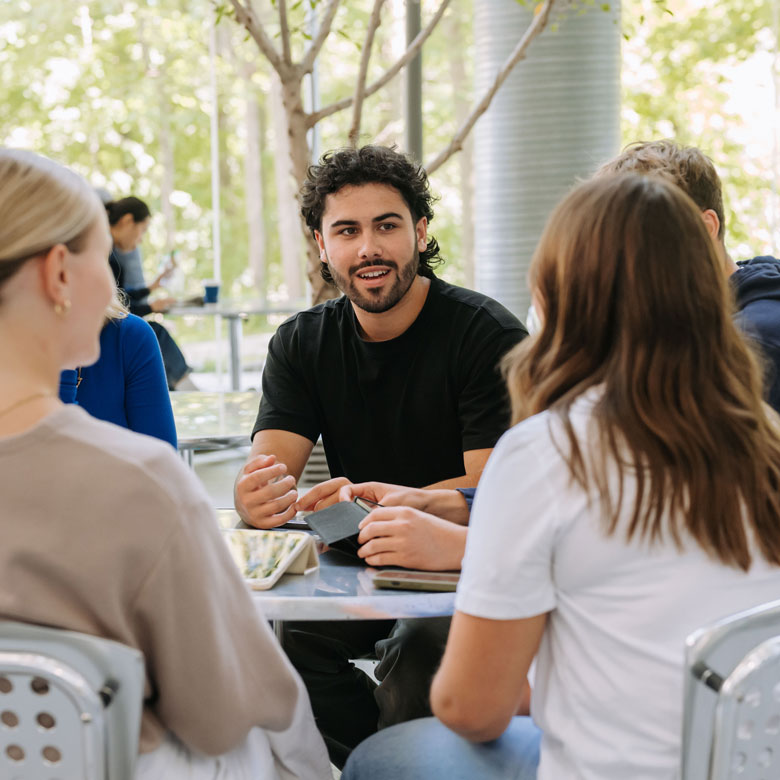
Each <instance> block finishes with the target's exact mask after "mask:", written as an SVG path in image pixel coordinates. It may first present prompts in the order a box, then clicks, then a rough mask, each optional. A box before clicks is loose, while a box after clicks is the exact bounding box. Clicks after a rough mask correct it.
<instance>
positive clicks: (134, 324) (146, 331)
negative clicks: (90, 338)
mask: <svg viewBox="0 0 780 780" xmlns="http://www.w3.org/2000/svg"><path fill="white" fill-rule="evenodd" d="M103 333H104V334H107V335H110V336H111V337H112V338H115V339H117V340H120V341H125V340H131V339H132V340H134V341H137V340H149V339H150V338H151V339H152V340H153V341H156V340H157V337H156V336H155V335H154V331H153V330H152V326H151V325H149V323H148V322H147V321H146V320H144V319H142V318H141V317H137V316H136V315H135V314H127V316H125V317H116V318H114V319H110V320H109V321H108V322H107V323H106V324H105V325H104V326H103Z"/></svg>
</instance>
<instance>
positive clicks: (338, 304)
mask: <svg viewBox="0 0 780 780" xmlns="http://www.w3.org/2000/svg"><path fill="white" fill-rule="evenodd" d="M526 335H527V332H526V330H525V328H524V327H523V326H522V324H521V323H520V321H519V320H518V319H517V318H516V317H515V316H514V315H513V314H512V313H511V312H509V311H508V310H507V309H505V308H504V307H503V306H501V304H499V303H497V302H496V301H494V300H492V299H491V298H488V297H487V296H485V295H482V294H480V293H477V292H473V291H472V290H465V289H463V288H460V287H454V286H452V285H450V284H447V283H446V282H443V281H441V280H439V279H432V280H431V284H430V287H429V290H428V296H427V298H426V301H425V305H424V306H423V308H422V310H421V311H420V314H419V315H418V317H417V319H416V320H415V321H414V322H413V323H412V325H411V326H410V327H409V328H408V329H407V330H406V331H405V332H404V333H402V334H401V335H400V336H399V337H398V338H395V339H391V340H390V341H382V342H369V341H364V340H363V339H362V338H361V337H360V335H359V330H358V325H357V319H356V317H355V313H354V311H353V309H352V305H351V304H350V302H349V300H348V299H347V298H346V297H341V298H339V299H338V300H335V301H327V302H326V303H323V304H320V305H318V306H315V307H314V308H312V309H309V310H307V311H304V312H300V313H298V314H296V315H294V316H293V317H291V318H290V319H289V320H287V321H286V322H285V323H283V324H282V325H281V327H280V328H279V330H278V331H277V332H276V333H275V334H274V336H273V338H272V339H271V342H270V344H269V347H268V358H267V361H266V364H265V370H264V372H263V398H262V400H261V402H260V410H259V412H258V415H257V422H256V423H255V427H254V430H253V431H252V435H253V436H254V434H255V433H257V431H261V430H266V429H281V430H285V431H291V432H293V433H297V434H299V435H301V436H305V437H306V438H308V439H311V441H312V442H316V441H317V438H318V437H319V436H320V435H322V441H323V445H324V447H325V454H326V456H327V459H328V466H329V468H330V473H331V475H332V476H334V477H336V476H346V477H348V478H349V479H350V480H352V481H353V482H364V481H367V480H380V481H382V482H393V483H397V484H401V485H409V486H412V487H423V486H425V485H430V484H432V483H434V482H439V481H440V480H443V479H450V478H452V477H459V476H462V475H463V474H464V473H465V469H464V465H463V452H465V451H467V450H475V449H482V448H486V447H493V446H494V445H495V443H496V441H498V438H499V437H500V436H501V434H502V433H503V432H504V431H505V430H506V428H507V425H508V422H509V407H508V401H507V396H506V391H505V388H504V384H503V381H502V379H501V375H500V372H499V370H498V363H499V360H500V359H501V357H503V355H504V354H505V353H506V352H507V351H508V350H509V349H511V348H512V347H513V346H514V345H515V344H516V343H517V342H519V341H520V340H521V339H522V338H524V337H525V336H526Z"/></svg>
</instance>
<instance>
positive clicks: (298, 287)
mask: <svg viewBox="0 0 780 780" xmlns="http://www.w3.org/2000/svg"><path fill="white" fill-rule="evenodd" d="M271 101H272V105H273V109H272V114H273V129H274V142H275V146H276V164H275V165H274V176H275V178H276V192H277V199H278V200H277V209H278V222H279V249H280V251H281V255H282V270H283V272H284V281H285V285H286V286H287V294H288V295H289V296H290V298H292V299H296V298H302V297H303V285H302V283H301V282H302V279H301V222H300V218H299V216H298V212H299V208H298V201H297V199H296V197H295V192H296V190H295V187H294V184H293V179H292V176H291V171H290V167H289V165H288V164H285V161H291V160H292V159H293V156H292V155H293V152H292V149H291V144H290V138H291V135H290V133H289V131H288V127H289V122H288V120H287V115H286V112H285V110H284V106H283V104H282V88H281V85H280V83H279V79H278V78H277V77H276V75H275V74H274V75H272V77H271ZM304 141H305V136H304ZM304 175H305V173H304Z"/></svg>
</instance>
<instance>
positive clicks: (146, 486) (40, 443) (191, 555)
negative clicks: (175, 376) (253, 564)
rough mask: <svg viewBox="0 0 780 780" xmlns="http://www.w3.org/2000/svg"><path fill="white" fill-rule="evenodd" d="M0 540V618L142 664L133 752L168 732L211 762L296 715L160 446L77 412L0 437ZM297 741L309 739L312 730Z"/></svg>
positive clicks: (291, 687)
mask: <svg viewBox="0 0 780 780" xmlns="http://www.w3.org/2000/svg"><path fill="white" fill-rule="evenodd" d="M0 533H1V536H0V539H2V543H0V618H8V619H13V620H22V621H27V622H31V623H38V624H44V625H49V626H58V627H62V628H68V629H72V630H76V631H82V632H85V633H89V634H96V635H100V636H104V637H109V638H110V639H115V640H117V641H119V642H122V643H124V644H126V645H130V646H131V647H136V648H138V649H139V650H141V651H142V652H143V654H144V657H145V659H146V688H145V694H144V698H145V702H144V713H143V722H142V728H141V744H140V751H141V752H142V753H143V752H149V751H151V750H153V749H154V748H155V747H157V746H158V745H159V744H160V742H161V740H162V738H163V736H164V734H165V731H166V729H169V730H170V731H172V732H173V733H174V734H176V735H177V736H178V738H179V739H180V740H182V741H183V742H184V743H185V744H186V745H187V746H189V747H190V748H193V749H195V750H198V751H200V752H203V753H207V754H211V755H215V754H219V753H223V752H226V751H227V750H229V749H231V748H233V747H235V746H236V745H238V744H239V743H240V742H241V741H242V740H243V738H244V737H245V735H246V734H247V732H248V731H249V729H250V728H252V727H253V726H259V727H261V728H266V729H271V730H279V729H286V728H287V727H288V726H289V725H290V724H291V722H292V721H293V716H294V714H295V712H296V709H299V708H300V707H301V706H303V705H304V704H305V706H306V707H307V708H308V702H306V701H302V700H301V697H303V698H304V699H305V694H304V693H302V692H301V691H302V688H301V686H300V685H298V683H297V677H296V673H295V671H294V670H293V668H292V666H291V665H290V664H289V662H288V661H287V659H286V657H285V656H284V654H283V653H282V651H281V650H280V648H279V646H278V644H277V642H276V640H275V638H274V636H273V634H272V632H271V631H270V629H269V627H268V625H267V623H266V622H265V621H263V620H261V619H260V617H259V616H258V614H257V611H256V608H255V607H254V606H253V604H252V602H251V600H250V598H249V594H248V592H247V589H246V587H245V585H244V583H243V581H242V580H241V578H240V576H239V574H238V571H237V570H236V568H235V566H234V564H233V562H232V561H231V559H230V557H229V554H228V551H227V547H226V545H225V544H224V542H223V541H222V539H221V538H220V536H219V532H218V530H217V526H216V522H215V520H214V513H213V511H212V510H211V508H210V507H209V504H208V500H207V497H206V494H205V493H204V491H203V488H202V487H201V485H200V484H199V482H198V481H197V479H196V478H195V477H194V475H193V474H192V473H191V472H190V470H189V469H187V468H186V467H185V466H184V464H183V463H182V462H181V461H180V460H179V458H177V457H176V455H175V453H174V452H173V451H172V450H171V447H170V445H169V444H166V443H163V442H160V441H157V440H156V439H152V438H151V437H148V436H141V435H139V434H135V433H131V432H130V431H127V430H124V429H122V428H118V427H116V426H114V425H110V424H108V423H104V422H101V421H98V420H95V419H93V418H91V417H90V416H89V415H87V414H86V413H85V412H84V411H83V410H81V409H79V408H78V407H76V406H67V407H64V408H62V409H60V410H58V411H56V412H54V413H53V414H51V415H50V416H49V417H47V418H46V419H45V420H43V421H42V422H41V423H39V424H38V425H37V426H35V427H34V428H33V429H31V430H30V431H27V432H25V433H23V434H21V435H18V436H12V437H6V438H2V439H0ZM299 719H300V718H299ZM304 720H306V721H307V722H309V721H311V716H310V715H307V717H306V718H304ZM306 731H307V732H309V731H311V732H313V733H314V737H315V739H319V737H318V736H317V735H316V732H314V729H313V723H312V724H311V729H309V728H308V727H307V729H306ZM306 737H307V738H308V737H310V734H308V733H307V734H306Z"/></svg>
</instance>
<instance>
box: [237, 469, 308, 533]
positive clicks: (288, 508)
mask: <svg viewBox="0 0 780 780" xmlns="http://www.w3.org/2000/svg"><path fill="white" fill-rule="evenodd" d="M234 498H235V502H236V511H237V512H238V514H239V515H241V517H242V518H243V520H244V522H246V523H248V524H249V525H253V526H255V528H274V527H275V526H278V525H283V524H284V523H286V522H288V521H289V520H292V518H293V517H295V512H296V509H295V500H296V499H297V498H298V493H297V492H296V490H295V477H293V476H292V475H290V474H287V466H285V464H284V463H278V462H277V461H276V457H275V456H274V455H255V457H253V458H250V460H249V461H248V462H247V464H246V466H244V468H243V469H241V471H240V472H239V474H238V479H236V485H235V488H234Z"/></svg>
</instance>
